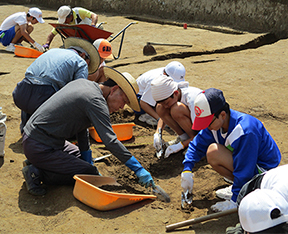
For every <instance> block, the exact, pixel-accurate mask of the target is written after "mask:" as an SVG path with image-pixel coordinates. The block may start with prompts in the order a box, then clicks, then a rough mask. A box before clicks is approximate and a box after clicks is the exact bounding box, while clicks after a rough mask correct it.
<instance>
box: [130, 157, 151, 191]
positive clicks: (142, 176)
mask: <svg viewBox="0 0 288 234" xmlns="http://www.w3.org/2000/svg"><path fill="white" fill-rule="evenodd" d="M125 165H126V166H127V167H129V168H130V169H131V170H132V171H134V172H135V174H136V176H137V177H138V178H139V184H141V185H142V186H145V188H148V187H150V186H152V188H154V187H155V184H154V181H153V178H152V176H151V174H150V173H149V172H148V171H146V170H145V169H144V168H143V167H142V165H141V164H140V163H139V162H138V161H137V159H136V158H135V157H134V156H132V157H131V158H130V159H129V160H128V161H127V162H126V163H125Z"/></svg>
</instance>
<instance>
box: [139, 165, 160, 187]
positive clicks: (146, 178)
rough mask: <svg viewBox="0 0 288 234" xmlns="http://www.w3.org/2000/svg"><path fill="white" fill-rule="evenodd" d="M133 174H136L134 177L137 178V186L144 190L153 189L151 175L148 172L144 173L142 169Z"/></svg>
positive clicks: (153, 184)
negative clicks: (139, 185) (142, 187)
mask: <svg viewBox="0 0 288 234" xmlns="http://www.w3.org/2000/svg"><path fill="white" fill-rule="evenodd" d="M135 173H136V176H137V177H138V178H139V184H141V185H142V186H145V188H149V187H152V188H154V187H155V183H154V181H153V178H152V176H151V174H150V173H149V172H148V171H146V170H145V169H144V168H142V169H140V170H138V171H136V172H135Z"/></svg>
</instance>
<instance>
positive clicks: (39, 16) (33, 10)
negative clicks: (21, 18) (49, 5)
mask: <svg viewBox="0 0 288 234" xmlns="http://www.w3.org/2000/svg"><path fill="white" fill-rule="evenodd" d="M28 14H29V15H31V16H33V17H34V18H36V19H37V21H38V22H39V23H40V24H43V23H45V21H44V20H43V18H42V11H41V10H40V9H39V8H37V7H32V8H30V9H29V10H28Z"/></svg>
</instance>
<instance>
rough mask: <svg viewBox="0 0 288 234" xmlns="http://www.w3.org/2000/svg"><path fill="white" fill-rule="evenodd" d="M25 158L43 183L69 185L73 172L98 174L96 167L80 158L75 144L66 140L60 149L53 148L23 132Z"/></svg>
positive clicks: (72, 182) (71, 182) (72, 180)
mask: <svg viewBox="0 0 288 234" xmlns="http://www.w3.org/2000/svg"><path fill="white" fill-rule="evenodd" d="M22 143H23V149H24V153H25V156H26V158H27V159H28V160H29V162H31V163H32V164H33V165H34V166H35V167H37V168H38V169H39V171H40V174H41V177H42V180H43V183H44V184H54V185H64V184H67V185H71V184H74V182H75V180H74V179H73V176H74V175H75V174H89V175H99V172H98V170H97V168H96V167H95V166H93V165H91V164H90V163H88V162H86V161H84V160H82V159H81V158H80V156H81V154H80V151H79V148H78V147H77V146H76V145H73V144H72V143H70V142H68V141H66V142H65V145H64V147H63V148H62V149H58V150H57V149H53V148H52V147H50V146H47V145H44V144H42V143H40V142H38V141H36V140H34V139H32V138H31V137H28V136H27V135H26V134H25V133H24V134H23V142H22Z"/></svg>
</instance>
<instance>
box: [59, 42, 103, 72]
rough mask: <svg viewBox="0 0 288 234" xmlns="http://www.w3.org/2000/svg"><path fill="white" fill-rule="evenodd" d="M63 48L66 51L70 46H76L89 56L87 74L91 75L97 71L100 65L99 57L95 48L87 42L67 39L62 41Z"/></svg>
mask: <svg viewBox="0 0 288 234" xmlns="http://www.w3.org/2000/svg"><path fill="white" fill-rule="evenodd" d="M64 46H65V48H66V49H67V48H69V47H70V46H78V47H81V48H82V49H83V50H85V51H86V52H87V53H88V54H89V56H90V64H89V66H88V72H89V74H93V73H95V72H96V71H97V69H98V68H99V65H100V56H99V53H98V51H97V49H96V47H95V46H93V45H92V44H91V43H90V42H89V41H87V40H85V39H83V38H78V37H68V38H66V39H65V40H64Z"/></svg>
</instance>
